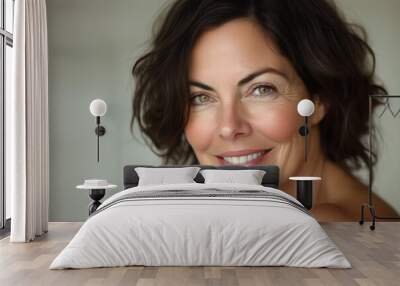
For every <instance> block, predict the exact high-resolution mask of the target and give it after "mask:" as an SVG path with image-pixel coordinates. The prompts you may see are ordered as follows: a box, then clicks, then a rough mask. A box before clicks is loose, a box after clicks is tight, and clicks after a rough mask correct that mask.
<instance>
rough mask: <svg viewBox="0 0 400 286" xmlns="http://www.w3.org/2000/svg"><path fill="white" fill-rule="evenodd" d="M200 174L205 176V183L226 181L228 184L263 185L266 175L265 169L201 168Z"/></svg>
mask: <svg viewBox="0 0 400 286" xmlns="http://www.w3.org/2000/svg"><path fill="white" fill-rule="evenodd" d="M200 174H201V175H202V176H203V177H204V183H205V184H209V183H226V184H232V183H233V184H246V185H261V182H262V179H263V177H264V175H265V171H263V170H254V169H252V170H216V169H206V170H201V171H200Z"/></svg>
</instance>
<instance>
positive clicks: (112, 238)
mask: <svg viewBox="0 0 400 286" xmlns="http://www.w3.org/2000/svg"><path fill="white" fill-rule="evenodd" d="M175 190H176V191H175ZM217 192H218V194H223V193H226V194H227V195H226V196H219V195H215V193H217ZM253 192H254V193H253ZM165 193H172V194H174V195H173V196H164V195H163V194H165ZM191 193H198V194H201V196H191V195H190V194H191ZM138 194H139V195H138ZM147 194H152V196H149V197H146V196H147ZM154 194H160V196H157V195H156V196H154ZM183 194H185V195H183ZM230 194H231V195H230ZM236 194H237V195H236ZM253 194H254V195H253ZM256 194H257V195H256ZM258 194H259V197H258ZM128 265H145V266H195V265H197V266H211V265H213V266H293V267H330V268H350V267H351V265H350V263H349V262H348V260H347V259H346V258H345V256H344V255H343V253H342V252H341V251H340V250H339V249H338V248H337V247H336V245H335V244H334V242H333V241H332V240H331V239H330V238H329V237H328V236H327V234H326V233H325V231H324V230H323V229H322V228H321V226H320V225H319V223H318V222H317V221H316V220H315V219H314V218H313V217H312V216H311V215H309V214H307V210H306V209H304V208H302V207H301V204H300V203H299V202H298V201H297V200H296V199H294V198H293V197H291V196H290V195H288V194H286V193H284V192H282V191H280V190H277V189H274V188H270V187H264V186H261V185H259V186H258V185H239V184H199V183H187V184H170V185H156V186H137V187H134V188H129V189H126V190H124V191H122V192H120V193H117V194H115V195H113V196H111V197H110V198H108V199H107V200H106V201H104V203H103V204H102V205H101V206H100V207H99V209H98V210H97V211H96V213H95V214H94V215H92V216H91V217H89V218H88V220H87V221H86V222H85V223H84V224H83V225H82V227H81V229H80V230H79V231H78V233H77V234H76V235H75V237H74V238H73V239H72V240H71V242H70V243H69V244H68V245H67V246H66V247H65V249H64V250H63V251H62V252H61V253H60V254H59V255H58V256H57V257H56V259H55V260H54V261H53V262H52V264H51V265H50V269H63V268H91V267H113V266H128Z"/></svg>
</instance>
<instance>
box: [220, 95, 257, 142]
mask: <svg viewBox="0 0 400 286" xmlns="http://www.w3.org/2000/svg"><path fill="white" fill-rule="evenodd" d="M219 118H220V124H219V136H220V138H221V139H223V140H235V139H237V138H238V137H243V136H246V135H248V134H250V132H251V126H250V124H249V122H248V121H247V116H246V112H245V110H244V109H243V108H242V107H241V105H240V102H235V101H233V102H230V103H229V104H225V105H224V106H222V107H221V112H220V117H219Z"/></svg>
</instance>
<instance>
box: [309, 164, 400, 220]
mask: <svg viewBox="0 0 400 286" xmlns="http://www.w3.org/2000/svg"><path fill="white" fill-rule="evenodd" d="M324 181H325V183H324V185H323V187H322V188H321V191H322V192H324V194H325V195H324V198H325V199H324V200H323V201H322V202H320V203H319V204H317V205H316V206H315V207H316V210H315V211H314V212H315V214H316V215H317V219H318V218H321V220H332V219H334V218H335V217H336V218H337V220H358V219H359V218H360V214H361V212H360V209H361V205H362V204H365V203H367V202H368V187H367V186H366V185H364V184H363V183H361V182H360V181H359V180H358V179H357V178H356V177H354V176H352V175H351V174H348V173H346V172H345V171H344V170H342V169H341V168H340V167H338V166H337V165H335V164H333V163H329V165H328V167H327V169H326V173H325V178H324ZM372 201H373V204H374V206H375V208H376V212H377V214H378V215H379V216H391V217H393V216H397V213H396V211H395V210H394V209H393V208H392V207H391V206H390V204H388V203H387V202H385V201H384V200H383V199H381V198H380V197H379V196H377V195H375V194H373V195H372ZM367 212H368V210H367ZM369 217H370V216H369V213H368V214H367V215H366V218H367V219H368V218H369Z"/></svg>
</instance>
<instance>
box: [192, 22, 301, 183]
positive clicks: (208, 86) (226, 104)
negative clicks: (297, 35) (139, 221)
mask: <svg viewBox="0 0 400 286" xmlns="http://www.w3.org/2000/svg"><path fill="white" fill-rule="evenodd" d="M189 80H190V97H191V106H190V114H189V121H188V124H187V125H186V127H185V136H186V139H187V140H188V142H189V144H190V145H191V146H192V148H193V150H194V152H195V155H196V157H197V159H198V160H199V163H200V164H207V165H245V166H252V165H269V164H274V165H278V166H279V167H280V168H281V170H282V173H283V174H282V175H283V176H284V177H286V176H289V175H291V174H293V173H295V172H297V171H298V170H299V168H300V167H301V166H302V164H303V163H304V138H302V137H301V136H300V135H299V133H298V129H299V127H300V126H301V125H302V123H303V120H304V119H303V118H302V117H301V116H299V115H298V114H297V103H298V102H299V101H300V100H301V99H303V98H308V97H309V96H308V94H307V90H306V88H305V86H304V83H303V82H302V80H301V79H300V78H299V76H298V75H297V73H296V72H295V70H294V68H293V67H292V65H291V64H290V62H289V61H288V60H287V59H286V58H284V57H283V56H282V55H280V53H279V51H278V49H277V47H276V45H275V44H274V42H273V41H272V40H271V39H270V38H269V37H268V36H267V35H266V34H265V33H264V32H263V30H262V28H260V27H259V26H258V25H257V24H256V23H255V22H253V21H251V20H249V19H245V18H243V19H236V20H232V21H230V22H227V23H225V24H224V25H222V26H220V27H217V28H214V29H211V30H209V31H207V32H205V33H203V34H202V35H201V36H200V38H199V39H198V40H197V42H196V43H195V46H194V49H193V51H192V54H191V60H190V67H189Z"/></svg>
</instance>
